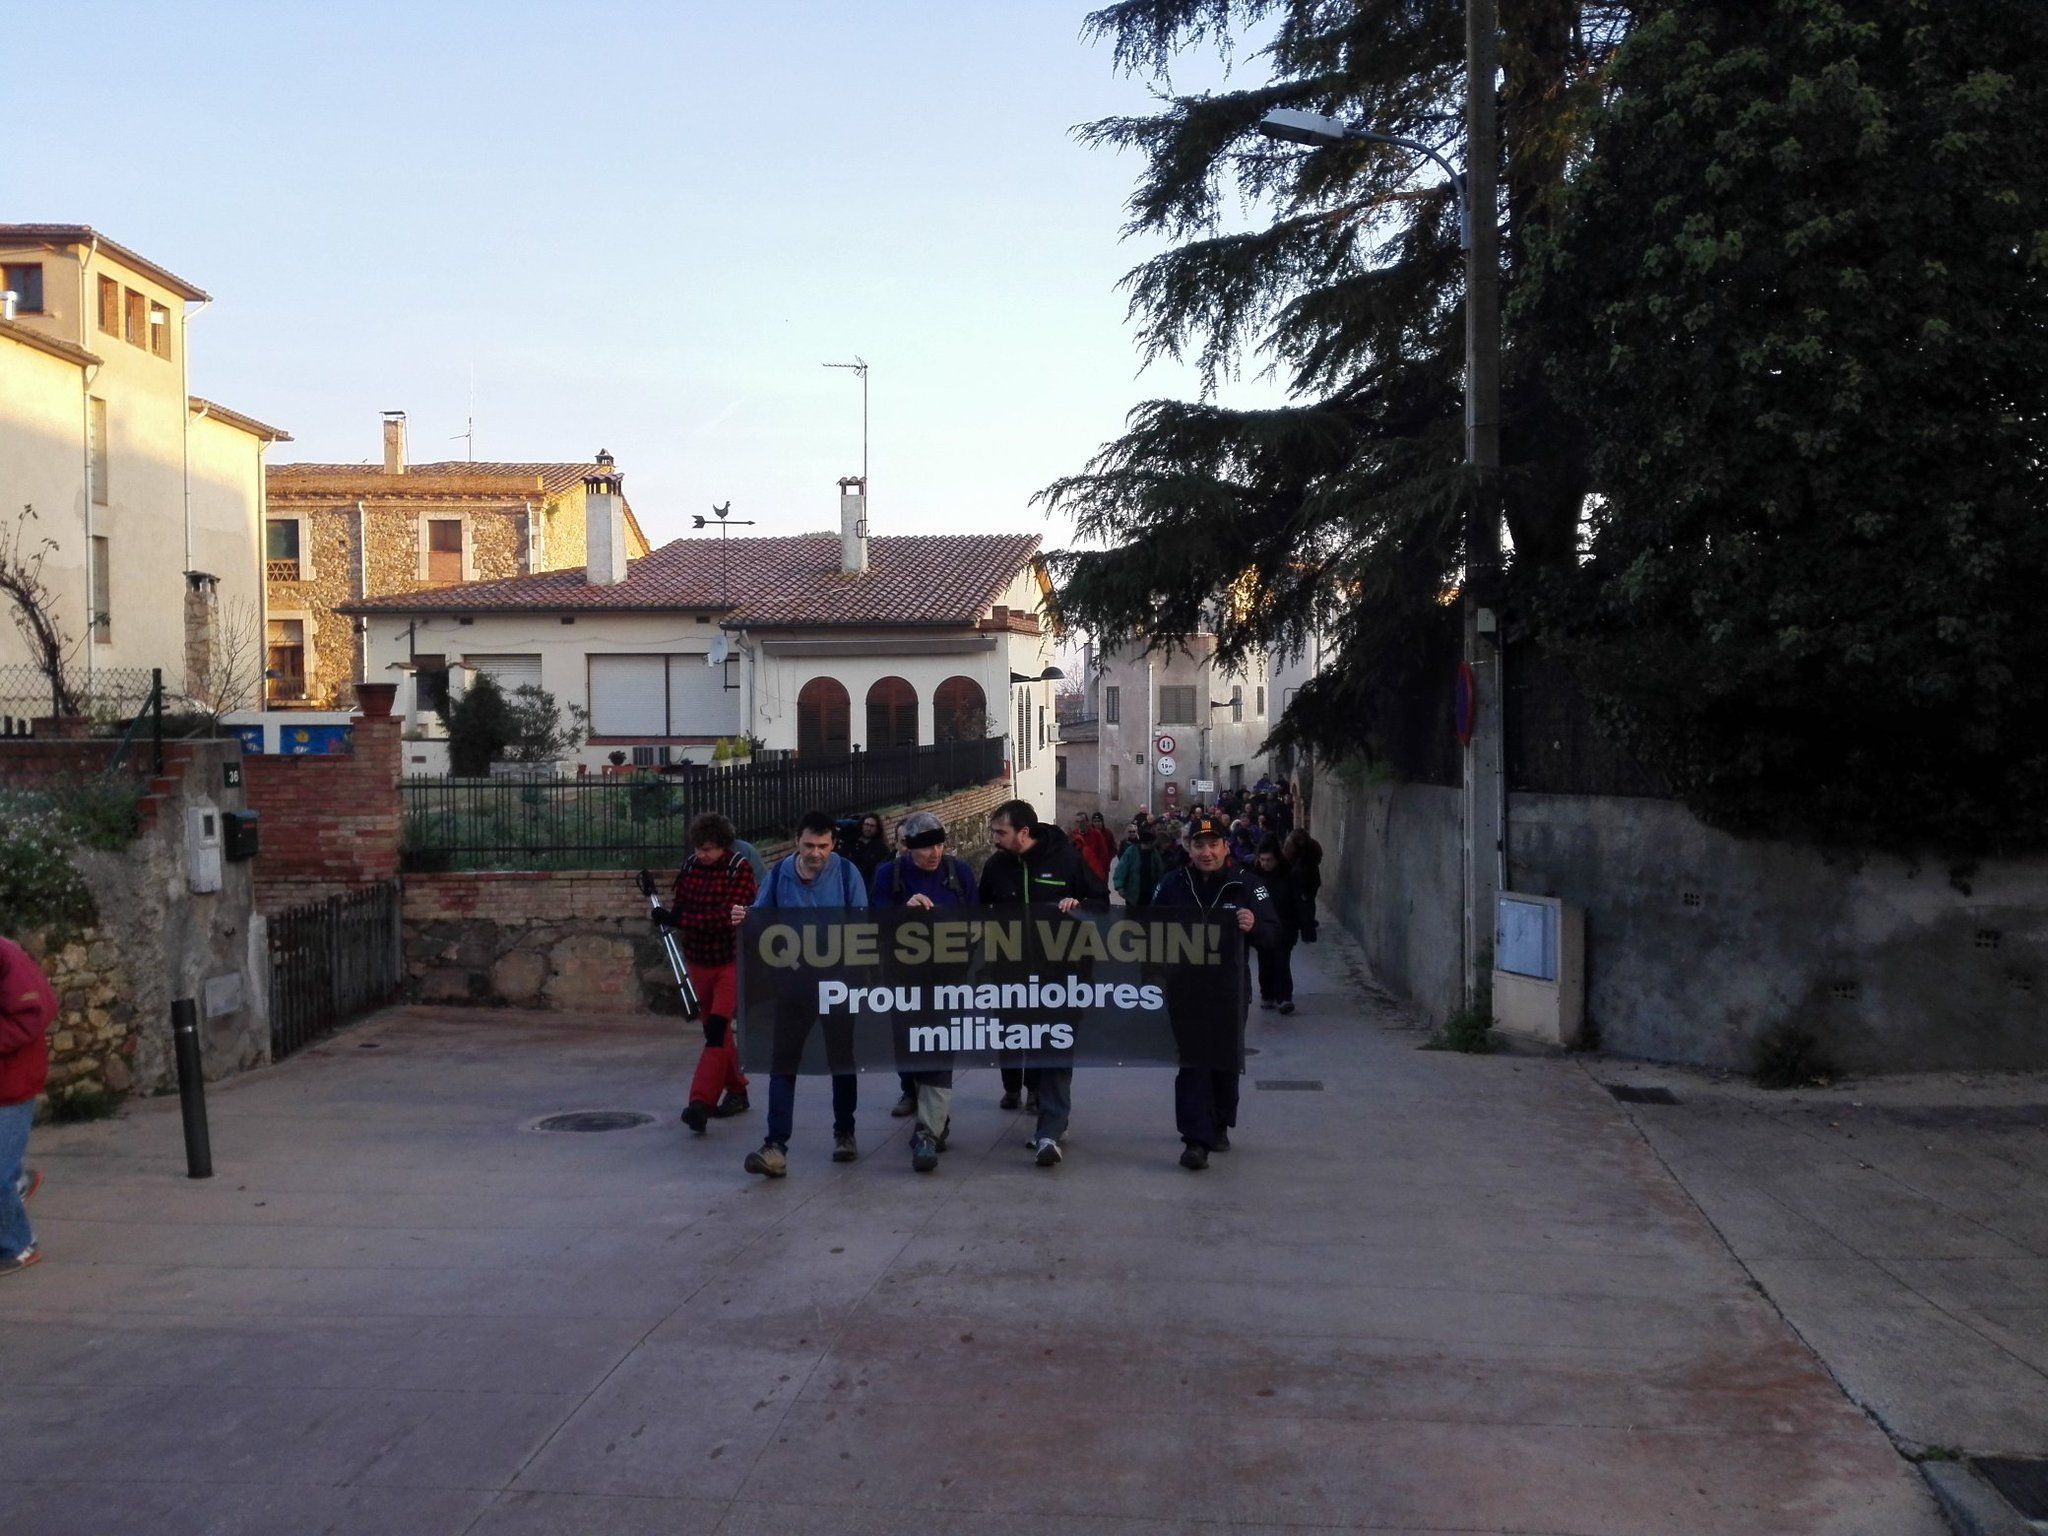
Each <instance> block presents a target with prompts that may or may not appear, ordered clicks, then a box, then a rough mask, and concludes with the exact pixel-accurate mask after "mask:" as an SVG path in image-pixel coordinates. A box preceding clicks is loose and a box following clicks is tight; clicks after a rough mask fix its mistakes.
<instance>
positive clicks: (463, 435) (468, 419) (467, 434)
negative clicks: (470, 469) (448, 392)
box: [448, 363, 476, 464]
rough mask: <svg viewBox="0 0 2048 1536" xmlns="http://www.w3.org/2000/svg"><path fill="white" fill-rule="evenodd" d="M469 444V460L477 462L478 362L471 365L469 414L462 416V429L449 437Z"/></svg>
mask: <svg viewBox="0 0 2048 1536" xmlns="http://www.w3.org/2000/svg"><path fill="white" fill-rule="evenodd" d="M448 441H449V442H451V443H467V444H468V445H469V462H470V463H472V464H474V463H475V462H476V364H475V363H471V364H470V365H469V414H468V415H467V416H465V417H463V418H462V430H461V431H460V432H458V433H456V434H455V435H454V436H453V437H451V438H449V439H448Z"/></svg>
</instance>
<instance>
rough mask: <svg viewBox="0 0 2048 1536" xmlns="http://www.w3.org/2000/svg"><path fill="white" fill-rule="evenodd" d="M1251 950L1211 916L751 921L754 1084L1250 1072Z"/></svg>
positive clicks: (875, 913)
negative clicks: (919, 1076) (1102, 1070)
mask: <svg viewBox="0 0 2048 1536" xmlns="http://www.w3.org/2000/svg"><path fill="white" fill-rule="evenodd" d="M1244 989H1245V965H1244V938H1243V935H1242V934H1240V933H1239V932H1238V930H1237V927H1236V925H1235V924H1234V923H1231V922H1229V921H1227V920H1226V919H1225V918H1221V917H1210V916H1208V915H1205V914H1204V915H1196V914H1188V915H1184V916H1183V915H1175V916H1173V917H1166V916H1163V915H1162V916H1157V917H1155V916H1152V915H1150V914H1146V915H1143V916H1124V915H1121V914H1119V913H1113V912H1109V913H1091V912H1072V913H1062V912H1056V911H1053V910H1052V909H1050V908H1028V909H1027V908H1022V907H1018V908H1011V909H1007V910H1006V909H986V910H981V911H970V912H963V911H961V910H960V909H957V908H954V909H946V908H940V909H937V910H934V911H912V910H907V909H899V908H891V909H887V910H879V909H877V910H866V911H862V910H846V911H822V910H815V909H812V910H806V909H795V908H792V909H786V910H774V909H766V908H757V909H756V910H754V911H752V912H750V913H748V914H747V921H746V926H745V928H744V929H743V930H742V931H741V937H740V1021H741V1035H740V1038H741V1046H740V1050H741V1056H742V1058H743V1060H744V1062H745V1064H746V1070H747V1071H749V1072H878V1071H886V1072H898V1071H901V1072H931V1071H946V1070H950V1069H956V1068H965V1067H991V1066H1004V1067H1074V1066H1085V1067H1110V1066H1130V1067H1138V1066H1147V1067H1149V1066H1190V1067H1206V1068H1208V1069H1210V1070H1212V1071H1219V1072H1235V1071H1238V1070H1240V1069H1241V1068H1242V1065H1243V1060H1244V1010H1245V993H1244Z"/></svg>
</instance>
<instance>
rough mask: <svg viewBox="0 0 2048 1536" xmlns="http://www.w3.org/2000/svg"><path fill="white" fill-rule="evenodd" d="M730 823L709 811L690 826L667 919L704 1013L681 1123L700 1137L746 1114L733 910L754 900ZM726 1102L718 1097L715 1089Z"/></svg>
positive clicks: (746, 867) (751, 883) (749, 873)
mask: <svg viewBox="0 0 2048 1536" xmlns="http://www.w3.org/2000/svg"><path fill="white" fill-rule="evenodd" d="M733 841H734V834H733V830H732V823H731V822H729V821H727V820H726V819H725V818H724V817H723V816H720V815H719V814H718V813H717V812H716V811H707V812H705V813H704V814H703V815H702V816H699V817H698V818H697V819H696V820H695V821H693V822H691V823H690V849H691V859H690V862H689V863H687V864H685V865H684V866H683V867H682V871H681V872H680V873H679V874H678V875H677V876H676V894H675V904H674V907H673V909H672V914H671V915H672V918H673V921H674V923H675V926H676V935H677V937H678V938H679V939H680V940H681V941H682V946H683V963H684V965H685V966H686V967H687V968H688V970H689V972H690V985H692V986H693V987H695V988H696V989H697V998H698V1001H699V1002H700V1003H701V1004H702V1005H703V1009H704V1054H703V1055H702V1056H700V1057H698V1058H697V1072H696V1075H695V1076H694V1077H692V1078H691V1079H690V1102H689V1103H688V1104H687V1105H685V1106H684V1108H683V1124H685V1125H687V1126H688V1127H689V1128H690V1129H691V1130H692V1131H695V1132H696V1133H697V1134H698V1135H699V1136H702V1135H703V1134H704V1127H705V1124H706V1123H707V1122H709V1121H711V1120H714V1119H718V1120H723V1119H724V1118H726V1117H727V1116H728V1115H737V1114H742V1113H744V1112H745V1111H746V1109H747V1107H748V1106H747V1079H746V1077H745V1076H744V1075H743V1074H742V1073H741V1071H740V1053H739V1042H738V1041H737V1040H735V1039H734V1038H733V1030H732V1021H733V1018H734V1016H735V1015H736V1014H737V1013H738V1012H739V965H738V963H737V959H738V956H737V950H738V943H739V937H738V934H737V932H736V931H735V929H734V928H733V921H732V909H733V908H734V907H744V906H748V905H750V904H751V903H752V902H753V900H754V890H755V883H754V868H753V866H752V865H751V864H749V863H748V862H747V861H746V858H745V857H744V856H743V855H742V854H740V853H739V852H738V851H737V850H736V849H735V848H734V847H733ZM721 1089H722V1090H723V1091H724V1097H723V1098H720V1097H719V1093H720V1090H721Z"/></svg>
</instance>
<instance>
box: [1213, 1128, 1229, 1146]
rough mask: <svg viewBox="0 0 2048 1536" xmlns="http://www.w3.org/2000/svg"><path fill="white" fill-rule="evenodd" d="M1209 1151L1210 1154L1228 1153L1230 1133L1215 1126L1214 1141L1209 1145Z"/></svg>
mask: <svg viewBox="0 0 2048 1536" xmlns="http://www.w3.org/2000/svg"><path fill="white" fill-rule="evenodd" d="M1209 1150H1210V1151H1211V1152H1228V1151H1229V1150H1230V1132H1228V1131H1226V1130H1225V1129H1224V1128H1223V1127H1222V1126H1220V1125H1219V1126H1217V1127H1216V1139H1215V1140H1214V1141H1212V1142H1211V1143H1209Z"/></svg>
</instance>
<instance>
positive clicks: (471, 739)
mask: <svg viewBox="0 0 2048 1536" xmlns="http://www.w3.org/2000/svg"><path fill="white" fill-rule="evenodd" d="M518 736H519V721H518V719H517V717H515V716H514V715H513V713H512V706H511V705H510V704H509V703H508V702H507V701H506V699H505V691H504V690H503V689H502V688H500V687H499V686H498V683H497V679H496V678H494V677H492V676H491V675H490V673H488V672H480V673H478V674H477V675H476V677H474V678H473V679H471V681H470V684H469V687H468V688H466V689H464V690H463V694H462V697H461V698H460V699H458V700H457V701H456V702H455V703H454V705H453V706H452V707H451V708H450V709H449V711H448V765H449V769H450V771H451V772H452V773H454V775H455V776H456V777H457V778H463V779H480V778H483V777H484V776H486V775H487V774H489V773H490V771H491V764H492V763H494V762H496V761H497V760H498V758H499V757H500V756H502V755H503V753H504V751H505V749H506V748H507V747H509V746H511V745H512V743H513V742H514V741H515V740H517V739H518Z"/></svg>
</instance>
